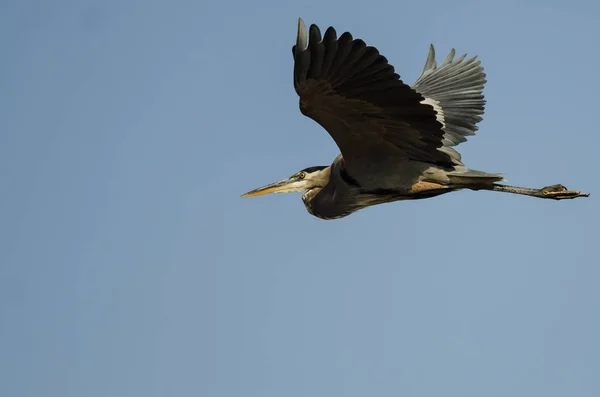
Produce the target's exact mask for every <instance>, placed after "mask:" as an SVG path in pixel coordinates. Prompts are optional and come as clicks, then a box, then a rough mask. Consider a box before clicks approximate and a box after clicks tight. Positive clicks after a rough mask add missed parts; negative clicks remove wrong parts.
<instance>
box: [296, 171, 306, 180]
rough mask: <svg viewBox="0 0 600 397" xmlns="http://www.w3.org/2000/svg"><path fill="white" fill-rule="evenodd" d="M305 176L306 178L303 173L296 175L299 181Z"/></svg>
mask: <svg viewBox="0 0 600 397" xmlns="http://www.w3.org/2000/svg"><path fill="white" fill-rule="evenodd" d="M305 176H306V174H305V173H304V172H300V173H299V174H298V178H300V179H304V177H305Z"/></svg>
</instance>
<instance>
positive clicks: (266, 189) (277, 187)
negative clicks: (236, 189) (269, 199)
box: [241, 179, 295, 197]
mask: <svg viewBox="0 0 600 397" xmlns="http://www.w3.org/2000/svg"><path fill="white" fill-rule="evenodd" d="M292 182H295V181H294V180H292V179H285V180H283V181H279V182H275V183H271V184H270V185H267V186H263V187H259V188H258V189H254V190H251V191H249V192H248V193H244V194H242V196H241V197H254V196H262V195H263V194H269V193H287V192H288V191H290V189H289V187H290V186H289V185H290V184H291V183H292Z"/></svg>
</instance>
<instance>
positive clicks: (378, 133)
mask: <svg viewBox="0 0 600 397" xmlns="http://www.w3.org/2000/svg"><path fill="white" fill-rule="evenodd" d="M292 53H293V55H294V87H295V89H296V92H297V94H298V96H299V97H300V101H299V102H300V111H301V112H302V114H304V115H306V116H308V117H310V118H311V119H313V120H315V121H316V122H317V123H319V124H320V125H321V126H322V127H323V128H324V129H325V130H327V132H328V133H329V134H330V135H331V137H332V138H333V139H334V141H335V142H336V144H337V145H338V147H339V149H340V152H341V154H340V155H338V156H337V157H336V158H335V160H334V161H333V163H332V164H331V165H330V166H318V167H309V168H306V169H303V170H302V171H300V172H297V173H296V174H294V175H292V176H291V177H289V178H287V179H285V180H282V181H279V182H275V183H272V184H270V185H267V186H264V187H261V188H259V189H255V190H252V191H250V192H248V193H246V194H244V195H242V197H250V196H258V195H262V194H266V193H287V192H299V191H304V192H305V193H304V194H303V195H302V200H303V201H304V204H305V206H306V209H307V210H308V212H309V213H311V214H313V215H314V216H317V217H319V218H322V219H335V218H341V217H344V216H346V215H349V214H351V213H352V212H355V211H358V210H360V209H362V208H365V207H368V206H371V205H376V204H382V203H389V202H393V201H397V200H408V199H413V200H414V199H423V198H429V197H434V196H438V195H440V194H444V193H449V192H453V191H457V190H461V189H471V190H493V191H498V192H508V193H516V194H523V195H527V196H533V197H539V198H549V199H555V200H562V199H572V198H576V197H587V196H589V194H587V193H582V192H578V191H573V190H567V189H566V188H565V187H564V186H562V185H553V186H548V187H545V188H542V189H532V188H522V187H516V186H507V185H500V184H498V183H496V182H499V181H502V180H503V177H502V175H500V174H490V173H487V172H482V171H476V170H472V169H469V168H466V167H465V166H464V165H463V163H462V161H461V156H460V154H459V153H458V152H457V151H456V150H455V149H453V146H455V145H458V144H459V143H461V142H464V141H466V139H467V138H466V137H467V136H469V135H474V134H475V131H477V126H476V124H477V123H478V122H479V121H481V119H482V117H481V116H482V115H483V113H484V105H485V100H484V96H483V86H484V84H485V82H486V80H485V73H484V72H483V68H482V67H481V65H480V62H479V61H477V60H476V57H473V58H471V59H468V60H465V58H466V55H463V56H461V57H459V58H457V59H454V56H455V51H454V50H452V51H450V54H449V55H448V56H447V57H446V58H445V59H444V61H443V62H442V63H441V64H440V65H439V66H438V65H437V62H436V60H435V50H434V47H433V46H430V48H429V55H428V57H427V61H426V63H425V67H424V69H423V72H422V74H421V76H420V77H419V78H418V79H417V81H416V82H415V83H414V84H413V86H412V87H411V86H409V85H407V84H405V83H404V82H402V80H400V76H398V74H396V73H395V72H394V67H393V66H392V65H390V64H389V63H388V61H387V59H386V58H385V57H383V56H382V55H380V54H379V51H378V50H377V49H376V48H374V47H370V46H367V45H366V44H365V43H364V41H362V40H360V39H353V38H352V35H351V34H350V33H348V32H346V33H344V34H342V35H341V36H340V37H339V38H338V37H337V34H336V31H335V29H334V28H333V27H330V28H328V29H327V31H326V32H325V35H324V36H323V37H321V32H320V30H319V28H318V27H317V26H316V25H311V26H310V30H309V31H308V32H307V30H306V26H305V25H304V22H303V21H302V19H301V18H300V19H298V35H297V38H296V45H294V46H293V47H292Z"/></svg>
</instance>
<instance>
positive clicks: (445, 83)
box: [413, 45, 486, 161]
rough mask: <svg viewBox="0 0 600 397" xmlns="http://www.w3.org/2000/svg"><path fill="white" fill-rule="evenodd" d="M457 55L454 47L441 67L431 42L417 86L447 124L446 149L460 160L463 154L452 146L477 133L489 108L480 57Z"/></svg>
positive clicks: (414, 86) (441, 120) (439, 119)
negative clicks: (484, 93) (455, 56)
mask: <svg viewBox="0 0 600 397" xmlns="http://www.w3.org/2000/svg"><path fill="white" fill-rule="evenodd" d="M455 54H456V52H455V51H454V49H452V50H451V51H450V53H449V54H448V56H447V57H446V58H445V59H444V60H443V61H442V63H441V64H440V65H439V66H438V65H437V62H436V60H435V48H434V47H433V45H431V46H430V47H429V54H428V56H427V61H426V62H425V67H424V68H423V73H422V74H421V76H419V78H418V79H417V81H415V83H414V84H413V88H414V89H415V91H417V92H418V93H420V94H421V95H423V96H424V97H425V102H426V103H428V104H430V105H432V106H433V108H434V109H435V110H436V113H437V117H438V121H440V122H441V123H442V124H443V125H444V127H443V130H444V140H443V144H444V147H445V149H443V150H446V151H447V153H452V154H453V157H455V158H456V159H457V160H458V161H460V155H459V154H458V153H456V152H455V151H454V150H453V149H450V147H452V146H456V145H458V144H459V143H461V142H464V141H466V140H467V137H468V136H469V135H475V133H476V131H477V129H478V127H477V123H479V122H480V121H481V120H482V116H483V113H484V111H485V98H484V95H483V88H484V85H485V83H486V80H485V73H484V71H483V67H482V66H481V62H480V61H478V60H477V57H473V58H470V59H467V60H465V58H466V57H467V55H466V54H465V55H463V56H461V57H459V58H457V59H454V55H455Z"/></svg>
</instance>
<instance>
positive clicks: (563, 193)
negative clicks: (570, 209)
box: [540, 185, 590, 200]
mask: <svg viewBox="0 0 600 397" xmlns="http://www.w3.org/2000/svg"><path fill="white" fill-rule="evenodd" d="M540 191H541V192H542V194H543V195H544V197H547V198H550V199H554V200H565V199H574V198H577V197H588V196H589V195H590V194H589V193H584V192H580V191H577V190H569V189H567V188H566V187H565V186H563V185H552V186H546V187H543V188H541V189H540Z"/></svg>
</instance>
